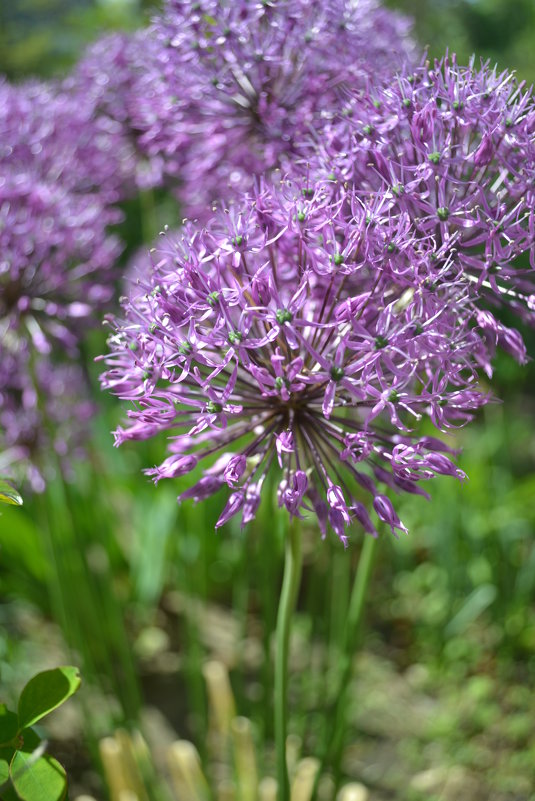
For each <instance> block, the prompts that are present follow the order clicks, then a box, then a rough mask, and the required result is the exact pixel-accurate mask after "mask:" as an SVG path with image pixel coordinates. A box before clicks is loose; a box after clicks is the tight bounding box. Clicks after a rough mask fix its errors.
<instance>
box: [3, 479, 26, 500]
mask: <svg viewBox="0 0 535 801" xmlns="http://www.w3.org/2000/svg"><path fill="white" fill-rule="evenodd" d="M0 503H8V504H10V505H11V506H22V498H21V496H20V495H19V493H18V492H17V490H16V489H15V487H13V486H12V485H11V484H10V483H9V482H8V481H6V480H5V479H3V478H0Z"/></svg>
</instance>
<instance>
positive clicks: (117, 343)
mask: <svg viewBox="0 0 535 801" xmlns="http://www.w3.org/2000/svg"><path fill="white" fill-rule="evenodd" d="M347 202H348V201H347V198H345V197H344V196H343V195H342V196H340V197H339V198H338V199H336V200H335V199H333V197H332V190H331V186H330V184H329V183H325V184H323V185H321V184H318V185H316V187H315V188H311V187H310V186H309V185H308V184H307V183H306V182H291V181H283V182H281V184H280V185H278V186H276V187H272V186H270V185H268V184H263V185H262V187H261V188H260V189H259V191H258V192H257V193H256V195H255V197H254V198H253V199H251V198H246V199H245V200H244V201H243V205H242V207H241V208H236V207H232V208H231V210H230V211H229V212H227V213H225V214H223V215H222V217H221V219H220V220H219V221H217V222H214V223H213V224H212V225H211V226H210V227H209V228H208V229H207V230H204V231H200V230H196V229H195V228H193V227H191V226H186V228H185V230H184V232H183V233H182V235H180V236H179V237H178V238H175V239H167V238H166V239H165V240H164V241H165V242H166V244H165V245H164V246H162V247H161V248H160V250H159V252H158V253H157V254H156V255H155V258H154V268H153V271H152V275H151V277H150V279H148V280H147V282H146V285H145V288H144V289H145V292H144V293H143V294H141V293H139V292H137V291H136V294H135V295H134V296H132V298H131V300H130V301H127V302H126V303H125V315H126V319H125V320H123V321H114V322H113V326H114V329H115V331H114V333H113V334H112V336H111V337H110V348H111V354H109V355H108V356H107V357H106V362H107V365H108V369H107V371H106V373H105V374H104V376H103V385H104V386H105V387H106V388H108V389H111V390H112V391H113V392H114V393H116V394H117V395H119V396H120V397H121V398H124V399H128V400H131V401H133V402H134V407H133V408H132V409H131V410H130V411H129V412H128V424H127V425H126V427H124V428H123V427H121V428H119V429H118V430H117V432H116V443H117V444H120V443H122V442H123V441H125V440H127V439H145V438H149V437H152V436H153V435H155V434H156V433H157V432H160V431H167V432H169V435H170V436H169V455H168V457H167V458H166V459H165V460H164V461H163V463H162V464H160V465H159V466H158V467H155V468H153V469H149V470H148V471H147V473H148V474H149V475H150V476H152V477H153V479H154V480H155V481H159V480H160V479H162V478H173V477H177V476H184V475H186V474H190V473H191V472H192V471H193V470H194V469H195V468H196V467H197V465H200V466H201V467H202V470H203V473H202V477H201V478H200V480H198V481H195V482H193V483H192V485H191V486H190V487H189V488H188V489H187V490H186V491H185V492H183V493H182V495H180V497H179V500H183V499H185V498H193V499H195V500H197V501H199V500H202V499H204V498H207V497H208V496H210V495H212V494H213V493H215V492H216V491H218V490H219V489H220V488H222V487H227V493H229V494H228V500H227V503H226V506H225V508H224V510H223V512H222V514H221V516H220V518H219V520H218V523H217V525H218V526H220V525H222V524H223V523H225V522H226V521H228V520H229V519H230V518H231V517H233V516H234V515H235V514H237V513H241V520H242V525H245V524H246V523H248V522H249V521H251V520H252V519H253V518H254V517H255V514H256V511H257V508H258V505H259V503H260V498H261V494H262V488H263V486H264V484H265V480H266V476H267V474H268V472H269V471H270V470H271V471H273V472H274V473H276V474H277V476H278V479H277V481H278V498H279V504H280V506H281V507H285V508H286V509H287V511H288V512H289V514H290V515H294V516H299V517H300V516H304V515H306V514H307V513H308V512H312V513H314V514H315V515H316V517H317V520H318V522H319V525H320V528H321V531H322V533H323V534H324V535H325V533H326V531H327V528H328V526H330V527H331V528H332V529H333V530H334V531H335V532H336V534H337V535H338V536H339V537H340V539H341V540H342V541H343V542H344V543H345V542H346V541H347V531H346V529H347V526H348V525H349V524H350V523H351V522H352V521H354V520H356V521H359V522H360V524H361V525H362V526H363V527H364V529H365V530H366V531H367V532H370V533H372V534H375V525H374V522H373V520H372V516H371V514H373V513H374V514H375V516H376V517H377V518H379V520H382V521H385V522H386V523H387V524H388V525H389V526H390V527H391V528H392V531H394V530H396V529H398V530H405V529H404V526H403V524H402V523H401V521H400V520H399V518H398V516H397V513H396V512H395V510H394V507H393V505H392V502H391V501H390V499H389V498H388V497H387V495H386V494H385V491H384V489H382V487H384V485H386V487H389V488H391V489H392V490H393V491H394V492H400V491H406V492H414V493H420V494H425V493H424V492H423V490H422V489H421V488H420V486H419V484H418V482H419V481H421V480H423V479H428V478H431V477H433V476H434V475H436V474H449V475H454V476H457V477H459V478H461V477H462V473H461V472H460V471H459V470H458V469H457V468H456V467H455V466H454V464H453V462H452V461H451V460H450V458H449V457H448V455H447V454H448V452H449V448H448V447H447V446H446V445H445V444H444V443H443V442H442V441H440V440H439V439H435V438H430V437H421V438H418V437H417V436H415V435H414V433H413V428H414V427H415V425H416V423H417V421H418V420H419V419H421V418H422V417H423V416H427V417H429V418H430V419H431V421H432V422H433V424H434V425H435V427H436V428H437V429H441V430H445V429H447V428H449V427H451V426H457V425H462V424H463V423H464V422H465V421H466V420H468V419H470V416H471V413H472V412H473V410H475V409H476V408H478V407H479V406H480V405H481V404H482V403H484V402H485V397H484V396H483V395H482V393H481V392H480V391H479V390H478V386H477V368H478V367H479V366H480V365H482V366H484V367H485V369H487V370H490V367H489V365H488V360H487V354H486V348H485V343H484V341H483V340H482V338H481V336H480V333H479V332H478V330H477V328H475V327H474V326H473V325H472V319H471V317H472V312H471V309H470V306H469V305H467V304H466V302H465V301H466V293H465V290H464V287H463V286H458V285H456V284H455V285H453V286H450V285H447V284H445V285H444V286H443V287H439V288H437V289H435V290H433V291H429V290H428V289H427V287H426V286H425V284H421V285H420V286H419V287H418V288H417V289H415V288H411V287H409V290H408V291H405V290H404V288H403V287H400V286H399V285H396V284H394V283H393V281H392V277H391V273H392V271H391V270H389V269H387V266H388V264H389V263H390V261H391V259H392V258H395V255H393V254H385V252H384V249H383V256H382V265H383V266H385V269H382V265H381V264H380V263H379V261H378V260H377V261H376V262H375V263H374V262H372V261H370V259H368V258H367V257H366V256H362V253H364V252H366V248H367V244H368V243H367V229H366V222H365V219H366V217H365V211H364V210H363V209H362V208H361V207H358V208H357V209H355V219H354V220H353V222H352V224H348V223H347V221H346V220H345V219H344V213H343V212H342V210H343V209H345V206H346V203H347ZM370 236H372V237H373V236H376V232H375V229H371V233H370ZM373 252H374V250H373V248H371V249H370V253H373ZM367 496H371V504H368V503H367V502H366V498H367ZM372 506H373V513H371V507H372Z"/></svg>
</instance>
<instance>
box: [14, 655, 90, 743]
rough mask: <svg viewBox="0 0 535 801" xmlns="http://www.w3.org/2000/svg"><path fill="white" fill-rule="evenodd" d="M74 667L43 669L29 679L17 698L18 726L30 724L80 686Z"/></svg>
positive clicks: (59, 704) (76, 669)
mask: <svg viewBox="0 0 535 801" xmlns="http://www.w3.org/2000/svg"><path fill="white" fill-rule="evenodd" d="M80 681H81V680H80V674H79V672H78V668H75V667H59V668H54V669H53V670H45V671H43V673H38V674H37V676H34V677H33V679H30V681H29V682H28V684H27V685H26V687H25V688H24V689H23V691H22V693H21V696H20V698H19V728H20V729H24V728H26V726H32V725H33V724H34V723H36V722H37V721H38V720H41V718H43V717H44V716H45V715H48V713H49V712H52V710H53V709H56V708H57V707H58V706H61V704H63V703H64V702H65V701H66V700H67V698H70V696H71V695H73V694H74V693H75V692H76V690H77V689H78V687H79V686H80Z"/></svg>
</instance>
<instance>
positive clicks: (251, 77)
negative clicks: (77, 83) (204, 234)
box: [137, 0, 413, 217]
mask: <svg viewBox="0 0 535 801" xmlns="http://www.w3.org/2000/svg"><path fill="white" fill-rule="evenodd" d="M409 30H410V25H409V23H408V21H407V20H406V19H405V18H403V17H401V16H400V15H397V14H395V13H394V12H391V11H387V10H385V9H383V8H381V7H379V5H378V4H377V2H376V0H361V1H360V2H358V3H355V2H353V0H328V2H326V0H313V1H312V2H311V0H277V2H259V0H239V2H235V3H222V2H221V0H202V2H195V3H194V2H183V0H168V1H167V3H166V5H165V7H164V12H163V14H162V16H161V17H160V18H159V19H157V20H156V21H155V24H154V36H156V37H157V40H158V43H159V53H158V58H157V61H156V62H155V61H154V60H152V61H151V64H150V66H149V65H148V66H147V74H146V78H145V91H139V92H138V104H137V105H138V113H137V122H138V125H139V127H140V128H144V129H145V131H146V133H145V135H144V137H143V139H142V141H143V143H144V146H146V147H147V148H148V150H149V152H151V153H153V154H154V155H158V154H164V155H165V159H166V169H167V171H168V172H169V173H170V174H171V175H172V176H173V177H175V178H178V179H179V180H180V181H181V183H182V184H183V186H182V190H181V192H180V200H181V203H182V207H183V210H184V212H185V213H186V214H187V215H188V216H189V217H194V216H196V215H201V216H202V215H203V214H204V215H206V212H207V209H208V206H209V204H210V202H212V201H214V200H218V199H219V198H220V197H232V196H233V195H235V194H237V193H240V192H242V191H245V190H246V189H248V188H251V187H252V176H254V175H257V174H264V173H265V172H266V171H268V170H271V169H272V168H273V167H276V166H280V164H281V160H282V159H283V157H284V155H286V154H291V153H292V152H293V151H294V150H295V146H296V144H297V143H298V142H299V141H300V140H301V138H302V137H303V136H304V135H306V134H307V133H308V131H309V129H310V127H311V126H315V125H317V124H318V123H319V121H320V115H321V114H322V113H323V112H328V113H331V112H332V109H333V108H334V107H336V105H337V103H338V101H339V99H340V97H341V96H342V95H343V93H344V91H345V89H346V88H347V87H348V86H356V87H364V86H365V85H366V84H367V82H368V80H369V79H370V76H372V75H373V76H378V75H382V74H383V73H385V72H388V73H390V72H391V71H392V70H393V69H398V68H400V67H401V65H402V64H403V62H404V60H405V59H407V58H408V57H410V56H412V52H413V45H412V43H411V41H410V40H409V38H408V33H409Z"/></svg>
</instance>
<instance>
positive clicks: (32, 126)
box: [0, 80, 135, 203]
mask: <svg viewBox="0 0 535 801" xmlns="http://www.w3.org/2000/svg"><path fill="white" fill-rule="evenodd" d="M71 83H72V81H70V82H69V81H67V82H65V84H64V85H62V84H61V83H43V82H38V81H31V82H28V83H25V84H22V85H17V86H11V85H10V84H9V83H7V82H6V81H1V80H0V166H1V167H2V171H4V170H5V169H8V170H10V171H19V172H22V173H25V172H32V173H33V174H34V175H35V176H36V178H37V179H38V180H40V181H44V182H45V183H50V184H54V185H57V184H60V185H61V186H62V187H63V189H65V190H68V191H70V192H73V193H76V194H83V193H86V192H91V193H96V194H98V195H99V198H100V199H101V202H103V203H114V202H116V201H117V200H118V199H120V198H121V197H123V196H124V194H125V193H126V190H125V186H126V185H127V184H128V183H130V184H131V183H132V179H131V177H130V176H131V174H132V173H133V171H134V169H135V160H134V153H133V148H132V145H131V144H130V143H129V142H128V140H127V138H126V137H125V135H124V132H123V130H122V128H121V127H120V125H119V124H118V123H117V122H116V121H114V120H113V119H111V118H110V117H109V116H106V115H105V114H104V113H102V112H100V111H98V110H97V108H96V105H95V103H94V98H93V96H92V94H91V93H90V91H89V89H88V87H87V86H79V87H77V86H71V85H70V84H71Z"/></svg>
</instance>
